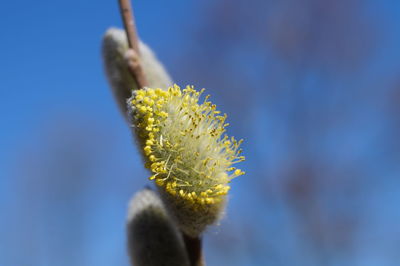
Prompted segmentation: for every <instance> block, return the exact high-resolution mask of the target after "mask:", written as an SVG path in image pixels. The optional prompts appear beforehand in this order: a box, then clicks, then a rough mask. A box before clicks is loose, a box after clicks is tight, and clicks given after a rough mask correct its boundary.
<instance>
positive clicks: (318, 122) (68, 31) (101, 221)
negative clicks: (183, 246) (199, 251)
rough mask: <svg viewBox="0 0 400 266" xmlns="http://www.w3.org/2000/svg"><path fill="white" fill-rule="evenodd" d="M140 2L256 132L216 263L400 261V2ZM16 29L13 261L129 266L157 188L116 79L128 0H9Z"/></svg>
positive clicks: (217, 241) (8, 127)
mask: <svg viewBox="0 0 400 266" xmlns="http://www.w3.org/2000/svg"><path fill="white" fill-rule="evenodd" d="M134 6H135V13H136V19H137V24H138V28H139V33H140V36H141V37H142V39H143V40H144V41H145V42H147V43H148V44H149V45H150V46H151V47H152V48H153V49H154V50H155V51H156V53H157V54H158V56H159V58H160V59H161V60H162V61H163V62H164V64H165V65H166V67H167V68H168V70H169V72H170V73H171V75H172V76H173V78H174V80H175V81H176V82H177V83H178V84H181V85H186V84H193V85H195V87H197V88H202V87H205V88H207V91H208V92H209V93H210V94H211V95H212V98H211V99H212V100H213V101H214V102H215V103H217V105H218V106H219V108H220V109H221V110H222V111H224V112H227V113H228V114H229V117H228V119H229V122H230V123H231V126H230V129H229V131H228V132H229V133H230V134H232V135H234V136H236V137H237V138H244V139H245V142H244V144H243V148H244V154H245V155H246V157H247V160H246V162H245V163H243V164H242V168H243V170H245V171H246V172H247V174H246V175H245V176H242V177H240V178H237V179H235V180H234V181H233V183H232V190H231V196H230V202H229V206H228V209H227V215H226V218H225V219H224V220H223V221H222V222H221V226H219V227H212V228H210V229H209V230H208V232H207V234H206V235H205V255H206V260H207V262H208V265H211V266H212V265H218V266H220V265H273V266H281V265H282V266H289V265H290V266H293V265H296V266H302V265H304V266H306V265H307V266H314V265H318V266H319V265H321V266H322V265H323V266H336V265H338V266H339V265H340V266H347V265H348V266H375V265H376V266H391V265H400V206H399V203H400V164H399V161H400V140H399V136H400V116H399V114H400V48H399V47H400V3H399V2H398V1H397V0H382V1H371V0H323V1H322V0H281V1H276V0H247V1H239V0H203V1H194V0H190V1H189V0H185V1H178V0H171V1H164V0H149V1H139V0H136V1H134ZM0 25H1V37H0V62H1V64H0V101H1V104H0V121H1V127H0V213H1V214H0V265H2V266H25V265H26V266H28V265H29V266H36V265H37V266H42V265H43V266H63V265H68V266H70V265H75V266H80V265H82V266H83V265H85V266H87V265H96V266H102V265H104V266H106V265H123V266H127V265H128V257H127V254H126V246H125V242H126V239H125V231H124V230H125V216H126V208H127V202H128V200H129V199H130V197H131V196H132V195H133V193H135V192H136V191H138V190H139V189H141V188H143V187H144V186H145V185H147V184H149V181H148V180H147V178H146V177H147V176H148V173H147V172H146V171H145V170H144V169H143V167H142V163H141V160H140V158H139V156H138V152H137V150H136V147H135V145H134V144H133V141H132V139H131V136H130V132H129V129H128V126H127V125H126V123H125V121H124V120H123V118H122V116H121V115H120V113H119V111H118V108H117V106H116V104H115V103H114V101H113V98H112V95H111V92H110V90H109V87H108V84H107V82H106V79H105V76H104V73H103V67H102V61H101V56H100V43H101V38H102V34H103V33H104V32H105V30H106V29H107V28H108V27H110V26H119V27H121V25H122V23H121V20H120V16H119V11H118V6H117V1H94V0H92V1H89V0H88V1H79V0H69V1H58V0H57V1H54V0H53V1H50V0H47V1H45V0H43V1H27V0H23V1H1V3H0Z"/></svg>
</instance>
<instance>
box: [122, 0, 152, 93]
mask: <svg viewBox="0 0 400 266" xmlns="http://www.w3.org/2000/svg"><path fill="white" fill-rule="evenodd" d="M119 7H120V12H121V17H122V21H123V23H124V27H125V31H126V36H127V39H128V45H129V48H130V50H129V51H128V53H127V54H126V57H127V58H126V59H127V62H128V69H129V72H130V73H131V75H132V77H133V79H134V80H135V82H136V84H137V85H138V87H139V88H143V87H146V86H147V80H146V77H145V75H144V72H143V68H142V64H141V63H140V51H139V38H138V35H137V31H136V26H135V19H134V16H133V11H132V6H131V3H130V0H119Z"/></svg>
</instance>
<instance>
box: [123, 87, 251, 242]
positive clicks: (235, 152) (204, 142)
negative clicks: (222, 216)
mask: <svg viewBox="0 0 400 266" xmlns="http://www.w3.org/2000/svg"><path fill="white" fill-rule="evenodd" d="M203 91H204V90H202V91H200V92H198V91H196V90H195V89H194V88H193V87H190V86H188V87H186V88H185V89H183V90H181V89H180V88H179V87H178V86H177V85H174V86H173V87H170V88H169V89H168V90H161V89H151V88H145V89H142V90H137V91H135V92H134V95H133V96H132V98H131V99H129V101H128V105H129V107H130V109H131V116H132V118H133V123H134V126H135V129H136V133H137V136H138V139H139V142H140V144H141V147H142V151H143V155H144V157H145V160H146V167H147V168H149V169H150V170H151V172H152V176H151V177H150V180H154V181H155V183H156V184H157V185H158V186H159V187H160V188H162V190H163V191H164V192H165V194H166V195H167V198H168V199H169V200H171V199H172V201H175V202H174V203H173V205H175V207H177V206H178V208H179V211H180V212H182V208H183V209H185V210H183V211H189V212H194V213H196V212H198V214H200V213H202V212H203V214H207V215H210V211H211V213H214V212H216V213H215V214H212V215H215V216H218V215H217V214H218V211H219V210H220V209H221V208H222V205H223V203H224V201H225V197H226V195H227V193H228V191H229V189H230V186H229V182H230V180H231V179H232V178H234V177H237V176H240V175H243V174H244V172H243V171H241V170H240V169H236V168H235V167H233V165H234V164H235V163H238V162H241V161H243V160H244V157H243V156H241V155H240V153H241V149H239V146H240V144H241V142H242V140H240V141H236V140H235V138H233V137H231V138H229V137H228V136H227V135H225V128H226V127H227V126H228V124H227V123H226V122H225V120H226V117H227V116H226V114H225V115H221V113H220V111H218V110H217V109H216V105H214V104H212V103H211V102H210V101H209V100H208V99H209V95H208V96H206V97H205V99H204V101H203V102H202V103H200V102H199V97H200V96H201V94H202V93H203ZM212 210H215V211H212ZM180 215H181V214H176V215H175V216H178V220H179V219H180V218H179V216H180ZM216 219H217V218H216V217H215V219H208V220H207V222H206V223H212V222H213V220H216ZM183 223H184V221H183ZM205 226H206V225H204V226H203V227H205ZM200 227H201V226H200ZM188 230H189V229H188ZM196 230H197V229H196ZM196 230H195V231H196ZM199 230H202V229H199ZM189 231H190V230H189ZM197 233H199V232H192V234H197Z"/></svg>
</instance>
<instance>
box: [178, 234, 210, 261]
mask: <svg viewBox="0 0 400 266" xmlns="http://www.w3.org/2000/svg"><path fill="white" fill-rule="evenodd" d="M182 235H183V240H184V241H185V245H186V251H187V253H188V256H189V261H190V266H204V265H205V263H204V259H203V254H202V251H201V242H202V241H201V237H195V238H193V237H190V236H188V235H186V234H185V233H182Z"/></svg>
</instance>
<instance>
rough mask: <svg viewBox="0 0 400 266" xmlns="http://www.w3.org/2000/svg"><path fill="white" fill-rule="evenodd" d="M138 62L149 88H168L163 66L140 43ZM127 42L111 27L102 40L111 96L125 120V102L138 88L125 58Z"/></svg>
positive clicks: (118, 31) (116, 29) (169, 80)
mask: <svg viewBox="0 0 400 266" xmlns="http://www.w3.org/2000/svg"><path fill="white" fill-rule="evenodd" d="M139 49H140V59H141V64H142V67H143V71H144V74H145V76H146V79H147V82H148V85H149V87H152V88H161V89H167V88H168V87H169V86H171V85H172V84H173V83H172V80H171V78H170V76H169V75H168V73H167V71H166V70H165V68H164V66H163V65H162V64H161V62H160V61H159V60H158V59H157V57H156V55H155V54H154V53H153V51H152V50H151V49H150V47H148V46H147V45H146V44H144V43H143V42H141V41H140V43H139ZM127 51H128V41H127V37H126V34H125V31H124V30H121V29H118V28H110V29H108V30H107V31H106V33H105V34H104V37H103V44H102V54H103V62H104V68H105V72H106V75H107V78H108V81H109V83H110V86H111V88H112V91H113V94H114V97H115V99H116V101H117V102H118V105H119V107H120V109H121V111H122V113H123V114H124V116H125V117H126V115H127V107H126V100H127V99H128V98H129V97H131V96H132V90H137V89H140V88H138V86H137V85H136V83H135V81H134V79H133V78H132V76H131V74H130V73H129V71H128V68H127V61H126V59H125V55H126V53H127Z"/></svg>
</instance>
